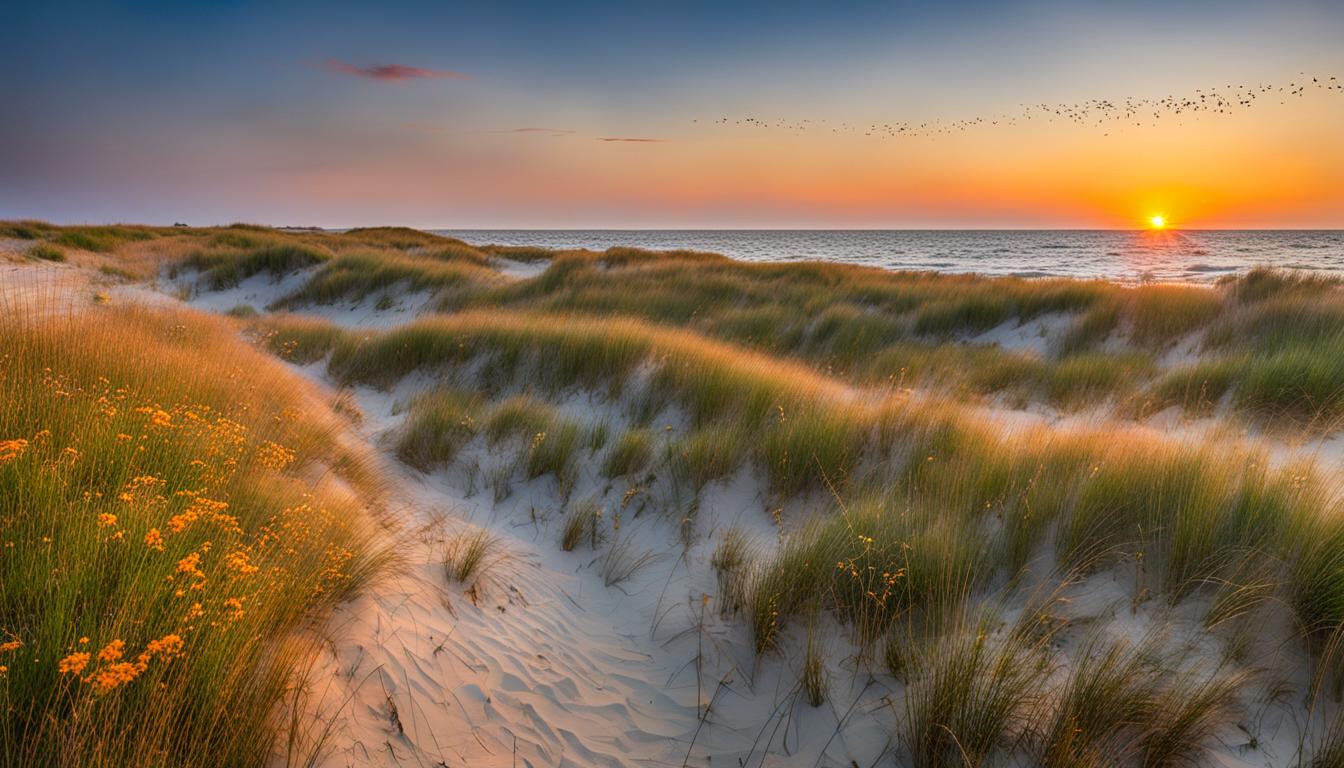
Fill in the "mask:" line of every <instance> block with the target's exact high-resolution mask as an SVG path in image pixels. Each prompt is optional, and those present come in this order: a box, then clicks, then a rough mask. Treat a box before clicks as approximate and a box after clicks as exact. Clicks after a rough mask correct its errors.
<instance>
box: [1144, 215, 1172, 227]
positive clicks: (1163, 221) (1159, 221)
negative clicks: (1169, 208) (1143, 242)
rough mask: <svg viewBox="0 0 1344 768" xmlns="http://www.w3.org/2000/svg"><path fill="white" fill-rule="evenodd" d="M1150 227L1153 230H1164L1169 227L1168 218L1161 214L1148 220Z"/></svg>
mask: <svg viewBox="0 0 1344 768" xmlns="http://www.w3.org/2000/svg"><path fill="white" fill-rule="evenodd" d="M1148 226H1150V227H1152V228H1153V229H1162V228H1163V227H1165V226H1167V217H1166V216H1162V215H1160V214H1159V215H1157V216H1153V217H1152V218H1150V219H1148Z"/></svg>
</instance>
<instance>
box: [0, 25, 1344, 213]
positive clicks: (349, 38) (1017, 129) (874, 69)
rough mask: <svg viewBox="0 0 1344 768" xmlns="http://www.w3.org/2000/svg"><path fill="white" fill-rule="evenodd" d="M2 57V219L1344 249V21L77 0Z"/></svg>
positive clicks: (21, 30) (12, 43) (14, 30)
mask: <svg viewBox="0 0 1344 768" xmlns="http://www.w3.org/2000/svg"><path fill="white" fill-rule="evenodd" d="M0 29H4V30H6V32H5V39H4V44H3V45H0V97H2V99H0V103H3V104H4V114H3V117H0V218H40V219H46V220H50V221H54V222H59V223H80V222H84V223H100V222H118V221H121V222H140V223H153V224H169V223H173V222H178V221H180V222H185V223H189V224H195V225H205V224H221V223H229V222H234V221H250V222H257V223H266V224H274V225H305V226H329V227H344V226H361V225H375V224H402V225H407V226H415V227H421V228H439V227H442V228H523V229H526V228H538V229H547V228H566V229H585V228H616V229H638V228H671V229H675V228H1008V229H1012V228H1131V227H1141V226H1144V225H1145V224H1146V222H1148V221H1149V220H1150V219H1151V218H1152V217H1153V216H1157V215H1162V216H1164V217H1165V218H1166V220H1167V222H1168V223H1169V224H1170V225H1171V226H1175V227H1188V228H1215V229H1216V228H1339V227H1344V140H1341V137H1344V44H1341V41H1344V1H1341V0H1280V1H1279V2H1272V3H1271V2H1242V0H1219V1H1218V2H1213V1H1211V0H1210V1H1205V0H1166V1H1165V2H1156V1H1148V0H1140V1H1139V2H1130V3H1100V2H1087V1H1086V0H1073V1H1071V2H1065V1H1064V0H1017V1H1009V0H1004V1H1002V2H995V1H993V0H985V1H983V2H971V1H970V0H948V1H946V2H932V1H930V2H893V1H888V2H880V3H835V4H822V3H789V2H763V3H751V2H736V3H723V2H715V3H694V2H677V3H630V2H611V3H590V4H562V3H507V2H499V3H472V4H456V3H447V2H436V3H400V2H382V3H365V4H353V3H342V2H312V3H303V2H297V3H286V2H278V1H270V2H246V1H239V0H217V1H216V2H194V3H193V2H183V1H180V0H179V1H178V2H167V1H166V0H165V1H163V2H138V3H98V4H88V3H67V2H62V1H61V0H54V1H51V2H41V3H20V2H17V1H16V2H6V3H4V4H3V7H0ZM1332 77H1333V78H1337V79H1335V80H1331V79H1330V78H1332ZM1312 78H1315V82H1312ZM1290 84H1291V85H1290ZM1299 85H1300V86H1303V90H1302V92H1300V93H1296V92H1294V90H1295V88H1294V87H1295V86H1299ZM1279 88H1284V89H1285V90H1278V89H1279ZM1243 90H1244V91H1246V92H1253V93H1254V98H1253V99H1252V98H1245V94H1244V93H1243ZM1215 93H1216V94H1217V95H1218V97H1219V98H1222V99H1225V100H1226V101H1227V102H1228V103H1227V108H1226V109H1224V110H1223V111H1218V110H1217V109H1215V108H1213V107H1212V106H1211V105H1212V104H1213V103H1214V101H1213V100H1212V99H1213V95H1214V94H1215ZM1234 93H1236V94H1238V95H1237V96H1235V97H1234V96H1233V94H1234ZM1201 95H1202V96H1204V97H1205V100H1204V101H1203V102H1201V101H1200V99H1199V97H1200V96H1201ZM1126 99H1130V100H1131V102H1130V103H1131V104H1142V105H1143V107H1141V108H1136V109H1135V110H1133V111H1132V112H1130V113H1126V111H1125V109H1124V105H1125V103H1126ZM1163 99H1169V101H1166V102H1161V101H1160V100H1163ZM1241 101H1247V102H1248V103H1246V104H1242V103H1240V102H1241ZM1084 102H1090V103H1092V104H1093V105H1097V104H1099V103H1103V102H1104V103H1106V104H1108V105H1109V106H1108V107H1101V106H1095V107H1094V108H1090V109H1088V110H1087V112H1086V117H1084V118H1082V119H1078V120H1070V119H1067V116H1068V114H1069V106H1068V105H1079V104H1082V103H1084ZM1191 104H1199V105H1200V107H1201V108H1200V109H1191V108H1190V105H1191ZM1032 105H1035V106H1032ZM1180 105H1184V106H1180ZM1028 107H1031V108H1030V109H1028ZM1061 107H1062V108H1063V110H1064V111H1063V112H1062V113H1061V115H1060V116H1056V115H1054V110H1055V109H1057V108H1061ZM921 126H923V127H921Z"/></svg>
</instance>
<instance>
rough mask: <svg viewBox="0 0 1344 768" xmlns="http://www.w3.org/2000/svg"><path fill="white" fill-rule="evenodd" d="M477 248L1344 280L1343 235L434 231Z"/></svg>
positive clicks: (1183, 278) (1099, 274)
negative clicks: (623, 249)
mask: <svg viewBox="0 0 1344 768" xmlns="http://www.w3.org/2000/svg"><path fill="white" fill-rule="evenodd" d="M435 231H436V232H438V233H439V234H444V235H449V236H452V237H456V238H459V239H462V240H465V241H467V242H470V243H474V244H497V245H536V246H545V247H548V248H586V249H590V250H597V251H601V250H605V249H607V248H611V247H615V246H635V247H638V248H649V249H654V250H676V249H688V250H694V251H711V252H714V253H721V254H723V255H725V256H729V257H731V258H734V259H740V260H742V261H771V262H790V261H806V260H812V261H829V262H838V263H843V264H862V265H865V266H870V267H881V268H883V269H889V270H936V271H940V272H963V273H979V274H985V275H1017V276H1020V277H1055V276H1061V277H1078V278H1103V279H1107V280H1115V281H1120V282H1127V283H1137V282H1146V281H1163V282H1214V281H1216V280H1218V279H1219V278H1221V277H1224V276H1227V275H1232V274H1236V273H1239V272H1244V271H1246V270H1248V269H1252V268H1254V267H1259V266H1270V267H1279V268H1286V269H1302V270H1310V271H1313V272H1319V273H1325V274H1335V275H1340V276H1344V230H1309V231H1302V230H1299V231H1292V230H1235V231H1234V230H1147V231H1122V230H1040V231H1025V230H848V229H846V230H793V229H787V230H782V229H774V230H726V229H699V230H667V229H657V230H607V229H600V230H577V229H574V230H571V229H562V230H539V229H508V230H506V229H462V230H458V229H447V230H435Z"/></svg>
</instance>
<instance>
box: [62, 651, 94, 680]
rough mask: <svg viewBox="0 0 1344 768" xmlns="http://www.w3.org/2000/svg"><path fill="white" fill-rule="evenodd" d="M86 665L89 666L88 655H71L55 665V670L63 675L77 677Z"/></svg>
mask: <svg viewBox="0 0 1344 768" xmlns="http://www.w3.org/2000/svg"><path fill="white" fill-rule="evenodd" d="M88 665H89V654H87V653H72V654H70V655H69V656H66V657H65V658H64V659H61V660H60V662H58V663H57V664H56V669H57V670H59V671H60V673H61V674H63V675H65V674H71V675H78V674H79V673H80V672H83V671H84V668H85V667H87V666H88Z"/></svg>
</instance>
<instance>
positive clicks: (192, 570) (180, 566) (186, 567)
mask: <svg viewBox="0 0 1344 768" xmlns="http://www.w3.org/2000/svg"><path fill="white" fill-rule="evenodd" d="M200 566H201V553H199V552H192V553H191V554H190V555H187V556H186V557H184V558H182V559H181V560H178V561H177V572H178V573H185V574H187V575H188V576H194V577H196V578H200V579H203V578H205V573H204V572H202V571H201V567H200Z"/></svg>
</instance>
